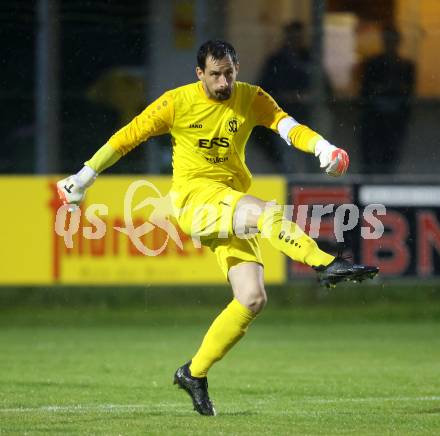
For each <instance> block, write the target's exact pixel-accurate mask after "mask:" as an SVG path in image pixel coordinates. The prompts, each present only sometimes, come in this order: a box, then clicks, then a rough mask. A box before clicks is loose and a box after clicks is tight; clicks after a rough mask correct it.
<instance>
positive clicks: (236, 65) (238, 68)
mask: <svg viewBox="0 0 440 436" xmlns="http://www.w3.org/2000/svg"><path fill="white" fill-rule="evenodd" d="M235 70H236V71H237V74H238V71H239V70H240V63H239V62H237V63H236V64H235Z"/></svg>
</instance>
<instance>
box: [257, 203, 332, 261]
mask: <svg viewBox="0 0 440 436" xmlns="http://www.w3.org/2000/svg"><path fill="white" fill-rule="evenodd" d="M258 230H260V232H261V235H262V237H263V238H268V239H269V241H270V243H271V244H272V245H273V246H274V247H275V248H277V249H278V250H280V251H281V252H283V253H284V254H286V255H287V256H289V257H290V258H291V259H293V260H295V261H297V262H301V263H304V264H306V265H309V266H321V265H324V266H326V265H328V264H329V263H330V262H331V261H332V260H333V259H334V256H331V255H330V254H328V253H326V252H325V251H322V250H321V249H320V248H319V247H318V244H317V243H316V242H315V241H314V240H313V239H312V238H310V237H309V236H308V235H306V234H305V233H304V232H303V230H302V229H301V228H300V227H299V226H298V225H297V224H295V223H294V222H293V221H290V220H288V219H286V218H284V216H283V211H282V208H281V206H279V205H275V206H270V207H268V208H266V209H265V211H264V212H263V213H262V214H261V216H260V218H259V219H258Z"/></svg>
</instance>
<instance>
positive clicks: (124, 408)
mask: <svg viewBox="0 0 440 436" xmlns="http://www.w3.org/2000/svg"><path fill="white" fill-rule="evenodd" d="M380 401H440V396H431V397H429V396H427V397H368V398H310V399H304V400H292V401H290V402H289V404H304V403H307V404H334V403H369V402H380ZM262 402H264V403H267V401H262ZM259 403H261V401H260V402H259ZM179 407H181V403H159V404H155V405H151V406H147V405H145V404H97V405H80V404H79V405H75V406H41V407H16V408H5V409H0V413H28V412H89V411H98V412H99V411H102V412H132V411H136V410H154V409H161V408H174V409H177V408H179Z"/></svg>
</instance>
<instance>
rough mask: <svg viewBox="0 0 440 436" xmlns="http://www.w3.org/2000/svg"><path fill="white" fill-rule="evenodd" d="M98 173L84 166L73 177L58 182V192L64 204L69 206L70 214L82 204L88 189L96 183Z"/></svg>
mask: <svg viewBox="0 0 440 436" xmlns="http://www.w3.org/2000/svg"><path fill="white" fill-rule="evenodd" d="M97 176H98V173H96V172H95V171H93V170H92V168H90V167H88V166H84V167H83V168H82V170H81V171H79V172H78V173H76V174H74V175H73V176H69V177H66V178H65V179H62V180H60V181H59V182H57V191H58V196H59V197H60V200H61V201H62V202H63V204H69V205H71V206H72V207H71V208H69V211H70V212H73V211H74V210H75V209H76V208H77V207H78V206H79V204H80V203H81V201H82V200H83V199H84V197H85V195H86V189H87V188H88V187H89V186H91V184H92V183H93V182H94V181H95V179H96V177H97Z"/></svg>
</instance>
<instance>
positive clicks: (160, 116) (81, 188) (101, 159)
mask: <svg viewBox="0 0 440 436" xmlns="http://www.w3.org/2000/svg"><path fill="white" fill-rule="evenodd" d="M173 117H174V108H173V101H172V97H171V95H170V94H169V93H165V94H163V95H162V96H161V97H159V98H158V99H157V100H156V101H154V102H153V103H151V104H150V105H149V106H147V108H146V109H145V110H144V111H143V112H142V113H140V114H139V115H138V116H136V117H135V118H134V119H133V120H132V121H131V122H130V123H129V124H127V125H126V126H125V127H123V128H122V129H120V130H119V131H117V132H116V133H115V134H114V135H112V136H111V137H110V139H109V140H108V141H107V143H106V144H105V145H103V146H102V147H101V148H100V149H99V150H98V151H97V152H96V153H95V154H94V155H93V156H92V158H91V159H89V160H88V161H87V162H85V164H84V167H83V168H82V169H81V170H80V171H79V172H78V173H76V174H74V175H72V176H69V177H67V178H65V179H63V180H60V181H59V182H58V183H57V189H58V195H59V196H60V198H61V200H62V201H63V203H64V204H71V205H72V206H73V208H74V207H76V206H78V205H79V204H80V203H81V201H82V200H83V199H84V196H85V192H86V189H87V188H88V187H89V186H91V185H92V183H93V182H94V181H95V179H96V177H97V176H98V175H99V174H100V173H101V172H102V171H104V170H106V169H107V168H109V167H110V166H112V165H114V164H115V163H116V162H117V161H118V160H119V159H120V158H121V157H122V156H124V155H125V154H127V153H129V152H130V151H131V150H133V149H134V148H135V147H136V146H137V145H139V144H140V143H141V142H144V141H146V140H147V139H148V138H150V137H152V136H158V135H162V134H164V133H167V132H168V131H169V130H170V128H171V125H172V123H173Z"/></svg>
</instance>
